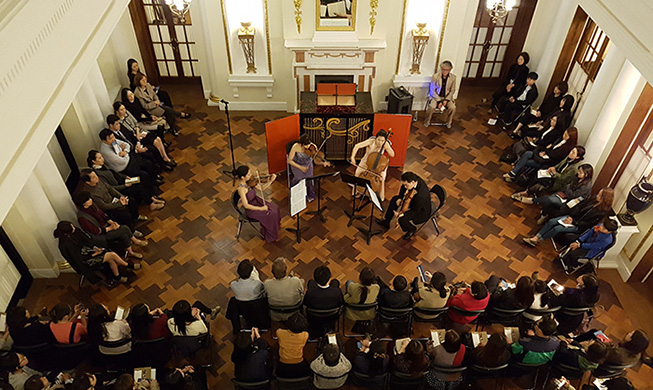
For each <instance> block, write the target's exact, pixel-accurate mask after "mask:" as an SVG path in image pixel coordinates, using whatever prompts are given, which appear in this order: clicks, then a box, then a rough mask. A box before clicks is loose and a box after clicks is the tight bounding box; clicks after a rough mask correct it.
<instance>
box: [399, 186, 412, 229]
mask: <svg viewBox="0 0 653 390" xmlns="http://www.w3.org/2000/svg"><path fill="white" fill-rule="evenodd" d="M416 193H417V187H415V188H413V189H410V190H406V193H405V194H404V197H403V198H402V199H401V204H400V205H399V209H398V210H397V211H396V214H395V215H396V216H397V217H399V216H400V215H402V214H404V213H405V212H407V211H408V209H409V208H410V201H411V200H413V197H414V196H415V194H416ZM397 225H399V218H397Z"/></svg>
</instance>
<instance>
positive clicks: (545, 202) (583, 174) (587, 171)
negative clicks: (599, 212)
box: [513, 164, 594, 216]
mask: <svg viewBox="0 0 653 390" xmlns="http://www.w3.org/2000/svg"><path fill="white" fill-rule="evenodd" d="M593 175H594V168H592V166H591V165H590V164H583V165H581V166H579V167H578V172H577V173H576V177H575V178H574V179H572V180H571V181H570V182H569V183H568V184H567V185H566V186H565V188H564V190H562V191H559V192H556V193H555V194H553V195H546V196H540V197H537V198H526V197H521V196H517V197H513V199H516V200H518V201H520V202H522V203H525V204H539V205H542V215H547V216H548V215H550V214H552V213H553V211H554V210H559V209H560V208H561V207H562V206H563V205H564V204H565V203H566V202H568V201H571V200H573V199H577V200H578V201H582V200H583V199H586V198H588V197H589V196H590V195H591V194H592V176H593Z"/></svg>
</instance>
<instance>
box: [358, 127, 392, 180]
mask: <svg viewBox="0 0 653 390" xmlns="http://www.w3.org/2000/svg"><path fill="white" fill-rule="evenodd" d="M391 136H392V129H388V136H387V137H385V141H383V145H381V149H379V151H378V152H372V153H370V155H369V156H368V157H367V161H366V163H367V168H368V169H366V170H365V171H363V173H361V174H360V176H359V177H360V178H362V179H367V180H369V181H370V186H371V187H372V189H373V190H374V191H375V192H379V191H381V186H382V185H383V181H382V176H381V173H382V172H383V171H384V170H385V169H386V168H388V163H389V162H390V159H389V158H388V156H386V155H385V154H383V151H384V150H385V145H386V144H387V143H388V140H389V139H390V137H391Z"/></svg>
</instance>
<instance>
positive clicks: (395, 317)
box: [376, 306, 413, 338]
mask: <svg viewBox="0 0 653 390" xmlns="http://www.w3.org/2000/svg"><path fill="white" fill-rule="evenodd" d="M376 319H377V320H378V321H379V322H382V323H386V324H391V325H401V326H405V328H402V329H401V331H400V332H399V333H401V335H396V336H397V338H398V337H399V336H401V337H410V334H411V333H412V329H413V308H412V307H406V308H402V309H393V308H389V307H384V306H379V307H378V309H377V311H376ZM393 338H395V337H394V335H393Z"/></svg>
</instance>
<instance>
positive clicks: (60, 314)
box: [50, 303, 88, 344]
mask: <svg viewBox="0 0 653 390" xmlns="http://www.w3.org/2000/svg"><path fill="white" fill-rule="evenodd" d="M87 315H88V309H84V308H82V305H81V304H77V305H75V310H73V309H72V308H71V307H70V305H68V304H66V303H57V304H56V305H55V306H54V307H53V308H52V310H50V319H51V320H52V321H51V322H50V330H51V331H52V334H53V335H54V337H56V338H57V342H59V343H60V344H76V343H79V342H81V341H82V340H84V339H86V334H87V332H86V325H87V324H86V316H87ZM78 318H79V319H78Z"/></svg>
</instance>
